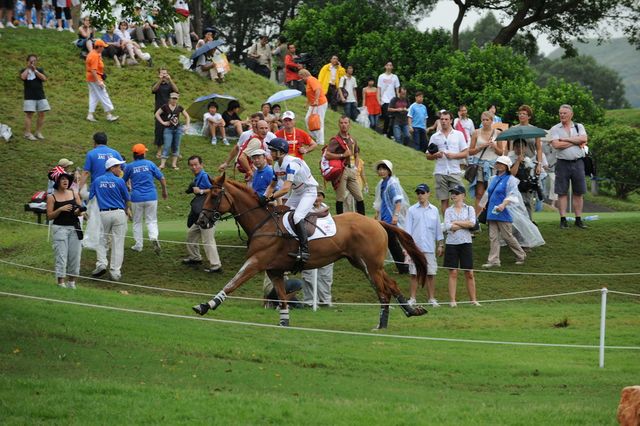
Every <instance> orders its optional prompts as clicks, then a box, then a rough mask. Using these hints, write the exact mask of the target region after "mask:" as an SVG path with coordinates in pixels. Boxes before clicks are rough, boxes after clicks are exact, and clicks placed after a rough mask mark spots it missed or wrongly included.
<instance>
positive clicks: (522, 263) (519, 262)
mask: <svg viewBox="0 0 640 426" xmlns="http://www.w3.org/2000/svg"><path fill="white" fill-rule="evenodd" d="M516 265H524V259H523V260H516Z"/></svg>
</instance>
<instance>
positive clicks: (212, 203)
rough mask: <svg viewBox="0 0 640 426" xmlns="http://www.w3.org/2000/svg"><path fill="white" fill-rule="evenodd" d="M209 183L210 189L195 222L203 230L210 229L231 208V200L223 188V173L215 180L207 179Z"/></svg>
mask: <svg viewBox="0 0 640 426" xmlns="http://www.w3.org/2000/svg"><path fill="white" fill-rule="evenodd" d="M209 182H211V189H210V191H209V193H208V194H207V198H205V200H204V204H203V206H202V212H200V216H199V217H198V220H197V221H196V224H197V225H198V226H199V227H201V228H204V229H209V228H212V227H213V226H214V225H215V224H216V222H217V221H218V220H220V218H221V217H222V215H223V214H224V213H227V212H229V211H231V209H232V208H233V198H232V197H231V196H230V195H229V193H228V192H227V189H226V188H225V174H224V173H223V174H222V176H218V177H217V178H215V179H211V177H209Z"/></svg>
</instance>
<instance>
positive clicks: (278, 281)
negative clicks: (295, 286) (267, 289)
mask: <svg viewBox="0 0 640 426" xmlns="http://www.w3.org/2000/svg"><path fill="white" fill-rule="evenodd" d="M267 275H268V276H269V279H270V280H271V283H272V284H273V287H274V288H275V289H276V293H277V294H278V299H279V300H280V304H279V307H280V326H281V327H288V326H289V305H288V303H287V291H286V288H285V287H286V286H285V282H284V274H283V273H282V272H281V271H267Z"/></svg>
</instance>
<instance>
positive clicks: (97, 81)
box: [85, 39, 119, 122]
mask: <svg viewBox="0 0 640 426" xmlns="http://www.w3.org/2000/svg"><path fill="white" fill-rule="evenodd" d="M107 46H109V45H108V44H107V43H105V42H104V41H103V40H101V39H98V40H96V41H95V42H94V44H93V50H91V51H90V52H89V54H88V55H87V59H86V61H85V66H86V71H87V73H86V74H87V76H86V77H87V83H88V85H89V113H88V114H87V120H89V121H93V122H95V121H98V120H96V118H95V117H94V115H93V114H94V113H95V112H96V107H97V106H98V102H99V103H100V104H101V105H102V108H103V109H104V112H105V113H106V114H107V121H116V120H117V119H118V118H119V117H118V116H117V115H113V114H112V111H113V109H114V108H113V103H112V102H111V98H109V93H107V86H105V84H104V80H105V78H106V74H105V73H104V62H102V51H103V50H104V49H105V47H107Z"/></svg>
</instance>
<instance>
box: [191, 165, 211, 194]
mask: <svg viewBox="0 0 640 426" xmlns="http://www.w3.org/2000/svg"><path fill="white" fill-rule="evenodd" d="M193 186H197V187H198V188H200V189H209V188H211V187H212V186H213V185H211V182H209V175H208V174H207V172H205V171H204V169H202V170H200V173H198V174H197V175H196V176H195V177H194V178H193Z"/></svg>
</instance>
